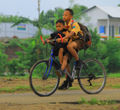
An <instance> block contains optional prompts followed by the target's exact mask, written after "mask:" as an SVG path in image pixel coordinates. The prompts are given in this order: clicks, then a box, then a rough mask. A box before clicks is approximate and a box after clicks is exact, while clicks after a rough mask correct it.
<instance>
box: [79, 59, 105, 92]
mask: <svg viewBox="0 0 120 110" xmlns="http://www.w3.org/2000/svg"><path fill="white" fill-rule="evenodd" d="M78 82H79V85H80V87H81V88H82V90H83V91H84V92H86V93H88V94H97V93H99V92H101V91H102V90H103V88H104V86H105V83H106V72H105V69H104V66H103V65H102V63H100V62H99V61H98V60H96V59H88V60H85V61H84V63H83V64H82V66H81V71H80V73H79V78H78Z"/></svg>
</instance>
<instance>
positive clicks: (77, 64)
mask: <svg viewBox="0 0 120 110" xmlns="http://www.w3.org/2000/svg"><path fill="white" fill-rule="evenodd" d="M80 68H81V61H80V60H78V61H76V64H75V69H76V70H80Z"/></svg>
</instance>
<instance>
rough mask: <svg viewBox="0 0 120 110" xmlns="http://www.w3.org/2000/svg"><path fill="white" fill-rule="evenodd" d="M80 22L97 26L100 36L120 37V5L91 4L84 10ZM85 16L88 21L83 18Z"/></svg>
mask: <svg viewBox="0 0 120 110" xmlns="http://www.w3.org/2000/svg"><path fill="white" fill-rule="evenodd" d="M84 15H85V16H86V17H84V18H83V19H82V21H81V22H82V23H84V24H85V25H88V26H90V27H92V28H97V31H98V33H99V34H100V36H101V37H102V38H106V39H109V36H111V37H112V38H120V7H100V6H93V7H91V8H89V9H87V10H85V11H84ZM85 18H87V20H88V21H86V20H85Z"/></svg>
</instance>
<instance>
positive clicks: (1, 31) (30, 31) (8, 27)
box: [0, 22, 52, 39]
mask: <svg viewBox="0 0 120 110" xmlns="http://www.w3.org/2000/svg"><path fill="white" fill-rule="evenodd" d="M12 25H13V23H4V22H1V23H0V39H4V38H12V37H14V36H16V37H18V38H28V37H34V36H35V34H36V33H37V31H38V28H37V27H35V26H34V25H33V24H25V23H20V24H18V25H16V26H14V27H12ZM41 31H42V34H43V35H50V34H51V33H52V31H51V30H47V29H45V28H42V30H41Z"/></svg>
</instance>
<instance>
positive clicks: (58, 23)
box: [56, 19, 65, 31]
mask: <svg viewBox="0 0 120 110" xmlns="http://www.w3.org/2000/svg"><path fill="white" fill-rule="evenodd" d="M64 25H65V22H64V21H63V20H62V19H59V20H57V21H56V30H57V31H62V30H63V29H64Z"/></svg>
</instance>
